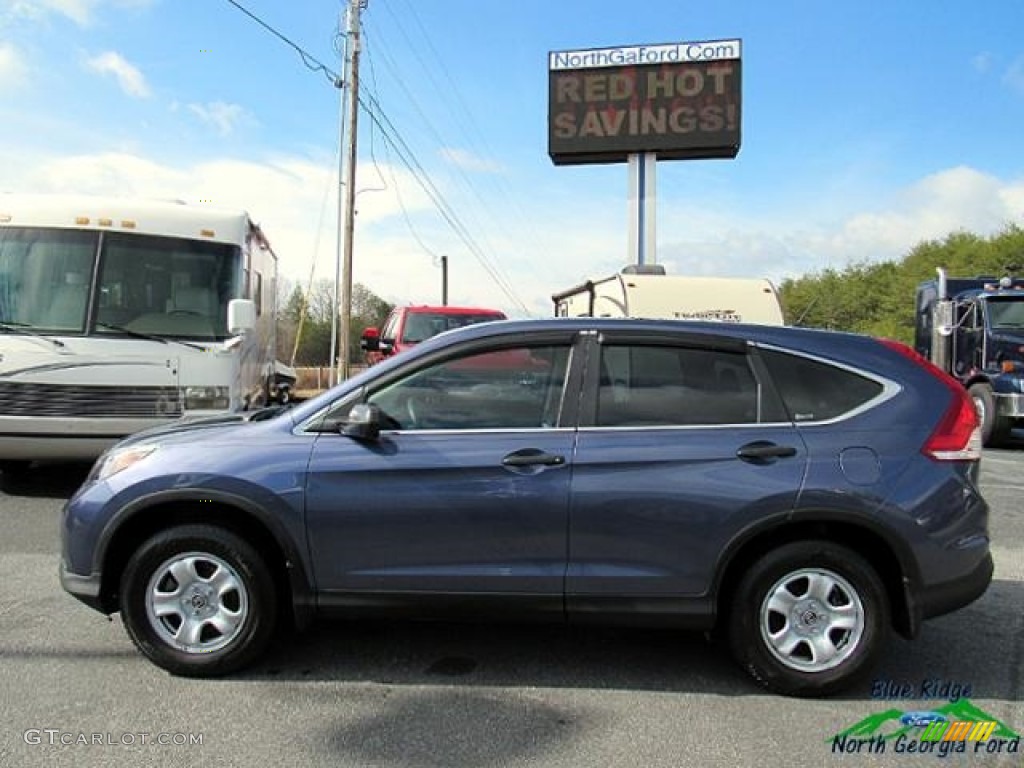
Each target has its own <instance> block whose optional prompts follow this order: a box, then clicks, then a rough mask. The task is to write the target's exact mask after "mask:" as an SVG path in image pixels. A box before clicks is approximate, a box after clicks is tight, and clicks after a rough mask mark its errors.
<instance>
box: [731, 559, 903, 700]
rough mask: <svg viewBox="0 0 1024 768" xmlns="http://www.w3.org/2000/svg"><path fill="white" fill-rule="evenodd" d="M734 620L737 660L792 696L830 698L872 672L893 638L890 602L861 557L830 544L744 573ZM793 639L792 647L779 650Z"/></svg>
mask: <svg viewBox="0 0 1024 768" xmlns="http://www.w3.org/2000/svg"><path fill="white" fill-rule="evenodd" d="M812 584H813V585H816V591H812V590H811V589H810V588H811V585H812ZM802 588H805V589H807V590H808V591H807V592H804V593H803V594H801V589H802ZM773 596H775V598H776V600H774V601H773V600H771V598H772V597H773ZM773 603H774V606H773ZM782 606H786V608H785V610H787V611H788V617H787V616H786V614H785V613H784V612H783V611H782V610H779V608H781V607H782ZM798 614H799V616H798ZM728 621H729V643H730V646H731V649H732V653H733V656H734V657H735V658H736V660H737V661H738V662H739V664H740V665H741V666H742V667H743V668H744V669H745V670H746V671H747V672H748V673H749V674H750V675H752V676H753V677H754V678H755V679H756V680H757V681H758V682H759V683H761V685H763V686H764V687H766V688H768V689H769V690H771V691H774V692H776V693H781V694H785V695H788V696H825V695H828V694H831V693H835V692H837V691H840V690H842V689H844V688H847V687H849V686H850V685H852V684H853V683H855V682H857V681H858V680H860V679H861V678H863V676H864V675H866V674H867V673H868V672H869V671H870V670H871V667H872V666H873V664H874V662H875V659H876V657H877V655H878V653H879V650H880V648H881V646H882V643H883V641H884V639H885V637H886V635H887V633H888V629H889V600H888V597H887V595H886V591H885V587H884V585H883V584H882V581H881V579H880V578H879V577H878V574H877V573H876V572H875V570H874V569H873V568H872V567H871V566H870V565H869V564H868V563H867V561H866V560H864V558H862V557H861V556H860V555H858V554H856V553H855V552H853V551H852V550H849V549H847V548H846V547H843V546H840V545H838V544H834V543H832V542H830V541H797V542H792V543H790V544H785V545H783V546H781V547H779V548H778V549H775V550H773V551H772V552H769V553H768V554H766V555H764V556H763V557H762V558H761V559H760V560H758V561H756V562H755V563H754V564H753V565H752V566H751V567H750V569H749V570H748V571H747V572H746V573H745V574H744V575H743V577H742V578H741V579H740V582H739V585H738V586H737V588H736V592H735V593H734V595H733V604H732V605H731V606H730V610H729V619H728ZM845 623H850V625H851V626H849V627H847V626H845ZM837 624H839V625H840V626H837ZM773 638H774V639H773ZM805 638H806V639H805ZM826 638H827V639H826ZM787 640H788V642H789V643H793V646H792V648H790V649H788V650H785V649H784V648H782V647H779V646H786V645H787ZM812 641H813V642H815V643H817V648H818V649H819V650H820V656H819V657H816V656H815V646H812ZM833 651H834V656H832V657H830V655H829V654H831V653H833Z"/></svg>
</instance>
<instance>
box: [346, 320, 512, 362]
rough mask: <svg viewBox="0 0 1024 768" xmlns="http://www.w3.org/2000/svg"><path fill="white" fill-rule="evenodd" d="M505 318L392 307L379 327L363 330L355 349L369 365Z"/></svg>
mask: <svg viewBox="0 0 1024 768" xmlns="http://www.w3.org/2000/svg"><path fill="white" fill-rule="evenodd" d="M505 319H507V318H506V316H505V313H504V312H502V311H500V310H497V309H481V308H479V307H446V306H441V307H432V306H419V307H395V308H394V309H393V310H391V314H390V315H388V319H387V322H385V323H384V327H383V328H381V329H377V328H367V329H366V330H365V331H363V334H362V337H361V338H360V340H359V346H360V347H362V349H363V351H364V352H365V353H366V362H367V364H368V365H373V364H374V363H379V362H380V361H381V360H384V359H385V358H388V357H391V355H396V354H398V353H399V352H401V351H402V350H404V349H408V348H409V347H411V346H412V345H414V344H418V343H419V342H421V341H426V340H427V339H429V338H430V337H431V336H436V335H437V334H439V333H442V332H443V331H449V330H451V329H452V328H461V327H462V326H464V325H472V324H474V323H487V322H490V321H492V320H505Z"/></svg>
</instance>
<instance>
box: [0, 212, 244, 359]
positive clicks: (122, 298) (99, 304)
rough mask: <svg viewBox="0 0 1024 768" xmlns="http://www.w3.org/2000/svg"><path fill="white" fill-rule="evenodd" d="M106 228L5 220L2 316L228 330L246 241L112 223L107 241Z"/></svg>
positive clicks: (194, 335) (100, 327) (35, 323)
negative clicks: (132, 229)
mask: <svg viewBox="0 0 1024 768" xmlns="http://www.w3.org/2000/svg"><path fill="white" fill-rule="evenodd" d="M100 236H101V233H100V232H95V231H84V230H69V229H57V228H41V227H0V325H6V326H8V327H9V328H14V329H17V328H24V329H25V330H26V331H28V332H32V331H45V332H51V333H69V334H81V333H85V332H86V331H87V330H90V331H91V332H93V333H96V334H104V335H118V334H120V335H124V334H141V335H148V336H160V337H167V338H181V339H197V340H211V341H212V340H219V339H225V338H227V335H228V334H227V305H228V302H229V301H230V300H231V299H233V298H236V297H237V296H239V295H240V294H239V292H238V280H239V273H240V270H239V260H240V249H239V248H238V247H237V246H233V245H229V244H225V243H213V242H205V241H195V240H186V239H182V238H173V237H159V236H155V235H140V234H126V233H120V232H104V233H102V241H101V240H100ZM101 242H102V252H101V254H100V258H99V276H98V279H96V280H95V282H96V286H97V289H96V293H95V296H92V291H91V286H92V284H93V282H94V278H93V274H94V269H95V264H96V250H97V245H99V244H100V243H101ZM90 299H91V300H90ZM90 312H91V313H92V315H91V316H90V314H89V313H90Z"/></svg>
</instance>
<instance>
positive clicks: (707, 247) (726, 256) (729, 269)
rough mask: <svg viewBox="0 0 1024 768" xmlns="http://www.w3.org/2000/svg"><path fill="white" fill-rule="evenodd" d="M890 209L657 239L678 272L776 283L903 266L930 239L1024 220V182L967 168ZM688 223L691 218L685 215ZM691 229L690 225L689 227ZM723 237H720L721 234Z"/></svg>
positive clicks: (924, 185)
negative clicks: (857, 268) (873, 265)
mask: <svg viewBox="0 0 1024 768" xmlns="http://www.w3.org/2000/svg"><path fill="white" fill-rule="evenodd" d="M886 203H887V204H886V205H885V207H884V208H881V209H879V210H873V211H865V212H862V213H858V214H855V215H852V216H850V217H848V218H846V219H845V220H843V221H840V222H838V223H837V224H836V225H833V226H825V225H818V226H816V227H814V226H811V227H809V226H808V225H807V223H806V222H800V221H796V220H790V221H778V222H772V223H771V224H761V225H759V224H758V223H756V222H743V221H739V220H734V221H731V222H719V223H718V225H717V227H716V228H710V229H709V228H704V227H701V228H700V229H697V232H698V233H699V234H703V235H704V237H699V236H698V237H690V238H686V239H682V238H673V237H671V236H667V237H666V238H664V239H661V238H659V242H660V243H661V257H662V258H661V260H662V261H667V262H671V263H672V264H673V265H674V266H675V267H676V268H677V269H676V271H678V272H680V273H686V272H692V273H694V274H709V273H712V272H713V273H716V274H751V275H757V276H766V277H770V278H772V279H774V280H780V279H782V278H785V277H795V276H799V275H801V274H805V273H808V272H814V271H818V270H821V269H825V268H827V267H831V268H836V269H842V268H844V267H846V266H848V265H850V264H853V263H857V262H865V261H866V262H875V261H883V260H893V261H896V260H899V259H900V258H902V257H903V256H905V255H906V254H907V253H909V251H910V250H911V249H912V248H913V247H914V246H915V245H917V244H918V243H920V242H922V241H924V240H933V239H941V238H944V237H945V236H946V235H948V234H950V233H951V232H956V231H960V230H964V231H968V232H973V233H977V234H980V235H983V236H984V235H991V234H994V233H996V232H998V231H999V230H1000V229H1002V228H1003V227H1005V226H1006V225H1007V224H1008V223H1011V222H1015V223H1018V224H1020V223H1021V221H1022V219H1024V179H1018V180H1015V181H1006V180H1003V179H999V178H996V177H994V176H991V175H988V174H984V173H981V172H980V171H977V170H974V169H972V168H967V167H962V166H961V167H957V168H951V169H948V170H944V171H941V172H939V173H935V174H932V175H930V176H926V177H925V178H923V179H921V180H920V181H918V182H917V183H915V184H913V185H911V186H909V187H907V188H905V189H903V190H900V191H898V192H897V193H895V194H894V195H893V196H892V198H891V199H890V200H888V201H886ZM682 216H683V221H684V222H686V219H685V216H686V214H682ZM686 228H687V229H691V231H692V227H691V222H686ZM716 232H718V233H721V234H720V235H719V236H717V237H716V236H714V235H715V233H716Z"/></svg>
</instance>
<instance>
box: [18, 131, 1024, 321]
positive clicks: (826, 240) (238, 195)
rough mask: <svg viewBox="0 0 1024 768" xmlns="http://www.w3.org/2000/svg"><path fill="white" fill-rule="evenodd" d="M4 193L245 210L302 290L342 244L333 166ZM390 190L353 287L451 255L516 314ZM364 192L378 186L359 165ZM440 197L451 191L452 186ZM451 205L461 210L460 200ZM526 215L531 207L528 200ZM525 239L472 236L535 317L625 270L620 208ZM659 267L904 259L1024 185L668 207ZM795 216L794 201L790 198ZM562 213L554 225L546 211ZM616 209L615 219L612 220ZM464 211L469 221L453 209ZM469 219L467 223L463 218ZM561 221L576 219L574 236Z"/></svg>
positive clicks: (980, 221) (367, 230)
mask: <svg viewBox="0 0 1024 768" xmlns="http://www.w3.org/2000/svg"><path fill="white" fill-rule="evenodd" d="M0 167H3V168H4V169H5V175H4V179H3V184H4V185H5V186H7V187H8V188H9V189H17V190H18V191H38V192H72V191H74V192H89V193H97V194H121V195H129V196H140V197H163V198H179V199H183V200H187V201H191V202H199V201H209V202H210V203H211V204H213V205H217V206H223V207H232V208H245V209H247V210H248V211H249V212H250V213H251V214H252V215H253V217H254V218H255V219H257V220H258V221H259V222H260V223H261V224H262V225H263V227H264V229H265V231H266V233H267V236H268V237H269V238H270V241H271V243H273V245H274V249H275V251H276V252H277V253H278V256H279V258H280V269H281V273H282V275H284V276H286V277H288V278H290V279H292V280H295V281H299V282H301V283H303V284H304V283H305V282H306V280H308V278H309V274H310V268H311V267H312V266H314V265H315V277H316V278H317V279H320V278H328V279H332V278H333V276H334V269H335V263H336V254H337V245H336V233H337V210H338V202H337V191H338V187H337V178H336V169H335V167H334V163H333V162H332V160H331V159H329V158H321V159H317V160H314V159H311V158H301V157H277V158H269V159H262V160H260V159H257V160H253V161H249V160H238V159H222V160H218V161H213V162H203V163H191V164H190V163H187V162H160V161H156V160H153V159H149V158H146V157H143V156H140V155H136V154H128V153H100V154H90V155H78V156H69V157H61V158H38V157H25V156H23V153H17V152H15V151H14V150H13V149H10V148H8V149H6V150H5V149H3V148H0ZM381 175H382V176H383V178H384V179H385V180H386V184H387V189H386V190H385V191H383V192H370V191H362V192H360V193H359V194H358V195H357V197H356V207H357V211H358V213H357V217H356V222H357V229H356V239H355V243H354V270H353V279H354V280H355V281H356V282H359V283H362V284H364V285H366V286H367V287H369V288H370V289H371V290H372V291H374V292H375V293H377V294H378V295H380V296H382V297H383V298H385V299H387V300H388V301H392V302H397V303H418V302H428V301H435V300H438V299H439V298H440V289H441V272H440V269H439V267H438V265H437V263H436V261H435V259H434V258H433V257H432V255H431V253H428V252H427V251H425V250H424V248H423V246H421V245H420V243H419V242H418V241H417V238H416V237H415V236H414V235H413V234H412V233H411V232H410V229H409V225H408V224H407V223H406V216H405V215H403V212H402V207H401V206H400V204H399V200H398V196H396V194H395V188H396V186H398V187H399V188H400V189H401V203H402V204H404V207H405V211H406V213H407V215H408V217H409V219H411V220H412V221H413V225H414V226H415V232H416V235H418V236H419V239H420V240H422V241H423V242H424V243H426V244H427V246H428V247H429V249H430V251H431V252H432V253H433V254H438V255H439V254H445V255H447V256H448V257H449V293H450V296H449V299H450V301H451V302H452V303H453V304H454V303H460V304H476V305H482V306H496V307H499V308H502V309H505V310H506V311H508V312H509V313H510V314H521V310H519V308H518V305H517V303H516V302H514V301H512V300H510V299H509V298H508V297H507V296H506V295H505V294H504V292H503V291H502V290H501V289H500V288H498V286H497V285H496V284H495V282H494V281H493V280H492V279H491V278H490V276H489V275H488V274H487V272H486V270H485V269H484V268H483V267H482V266H481V265H480V264H479V263H478V261H477V259H476V257H474V256H473V254H471V253H470V252H469V251H468V249H467V248H466V246H465V244H464V243H463V242H462V241H461V240H459V238H457V237H456V236H455V235H454V234H452V232H451V230H450V229H449V228H448V227H447V226H446V225H445V224H444V223H443V222H442V221H441V220H440V217H439V216H438V215H437V214H436V212H435V211H434V210H433V208H432V206H431V204H430V202H429V200H428V199H426V197H425V195H424V194H423V193H422V192H421V191H420V190H419V188H418V187H417V185H416V184H415V182H414V181H413V180H412V179H411V178H410V177H409V175H408V174H407V173H405V172H403V171H402V170H401V169H392V168H390V167H388V166H382V167H381ZM358 185H359V189H360V190H367V189H370V188H374V187H379V186H381V184H380V180H379V179H378V178H377V176H376V174H373V173H371V171H370V170H369V169H367V168H366V166H361V167H360V176H359V180H358ZM443 191H445V193H446V194H447V192H448V191H447V190H443ZM452 202H453V204H455V201H454V200H453V201H452ZM524 204H525V205H533V201H524ZM536 205H537V206H538V207H540V208H542V209H544V210H543V211H542V212H540V213H536V212H535V213H533V215H532V221H533V222H534V224H535V228H536V231H534V232H533V233H532V236H531V237H530V239H529V242H525V241H523V240H522V239H521V238H520V235H519V234H518V233H515V234H511V235H505V234H501V233H497V232H494V231H481V230H480V229H479V228H475V227H474V228H472V229H473V232H472V234H473V236H474V239H476V240H477V241H478V242H479V243H480V244H481V246H482V247H483V249H484V251H485V252H486V253H487V256H488V258H490V259H491V260H492V261H493V262H494V263H495V264H496V265H497V266H498V267H499V269H500V270H501V272H502V273H503V274H504V275H505V276H506V277H507V278H508V280H509V282H510V283H511V284H512V286H513V288H514V291H515V294H516V296H517V297H519V298H520V299H521V300H522V301H524V302H525V303H526V304H527V305H528V306H529V309H530V311H531V312H532V313H533V314H534V315H537V316H546V315H550V314H552V304H551V300H550V296H551V294H552V293H554V292H556V291H559V290H563V289H565V288H569V287H571V286H572V285H575V284H577V283H579V282H581V281H582V280H583V279H585V278H587V277H595V276H603V275H607V274H611V273H612V272H614V271H616V270H618V269H620V268H621V267H622V266H623V264H624V263H625V258H624V254H625V240H626V238H625V231H624V230H625V221H626V216H625V205H624V204H622V205H620V203H619V201H617V200H611V201H610V200H608V199H605V200H602V201H599V202H597V203H592V202H580V201H573V200H571V199H568V198H567V199H564V200H552V199H542V200H541V199H538V200H537V201H536ZM659 208H660V210H659V213H658V217H659V218H658V222H659V223H658V229H659V238H658V242H659V252H658V261H659V262H661V263H663V264H665V265H666V267H667V269H668V271H669V272H670V273H673V274H695V275H754V276H763V277H769V278H771V279H773V280H775V281H780V280H782V279H783V278H785V277H794V276H799V275H802V274H805V273H808V272H814V271H818V270H821V269H823V268H825V267H834V268H839V269H841V268H843V267H845V266H847V265H848V264H850V263H853V262H860V261H877V260H882V259H899V258H901V257H902V256H904V255H905V254H906V253H907V252H909V250H910V249H911V248H913V246H914V245H916V244H917V243H919V242H921V241H922V240H926V239H936V238H943V237H945V236H946V235H948V234H949V233H950V232H954V231H958V230H967V231H970V232H975V233H978V234H980V235H989V234H993V233H995V232H997V231H999V230H1000V229H1002V228H1003V227H1004V226H1005V225H1006V224H1007V223H1008V222H1017V223H1021V221H1022V218H1024V179H1017V180H1005V179H1000V178H997V177H994V176H991V175H988V174H984V173H981V172H979V171H977V170H974V169H971V168H967V167H957V168H951V169H948V170H944V171H942V172H939V173H935V174H932V175H930V176H927V177H925V178H923V179H921V180H919V181H918V182H917V183H915V184H913V185H911V186H909V187H907V188H905V189H902V190H898V191H896V192H895V193H893V194H892V195H891V196H890V198H889V199H886V200H883V201H881V202H879V204H878V206H877V207H876V208H875V209H873V210H868V211H862V212H860V213H857V214H854V215H851V216H848V217H846V218H845V219H843V220H840V221H837V222H835V223H828V222H825V221H823V220H821V219H818V220H816V221H807V220H806V219H805V218H802V217H801V214H800V213H799V212H797V213H794V214H793V215H792V216H791V217H788V218H782V217H776V218H773V219H771V220H767V219H766V220H763V221H758V220H751V219H750V218H749V217H744V216H743V215H742V214H734V213H731V212H730V213H722V212H721V211H720V210H712V209H707V208H696V207H692V206H681V205H678V204H673V203H672V202H671V201H667V200H664V199H663V200H661V201H660V204H659ZM793 208H794V209H800V206H799V203H798V202H795V203H793ZM551 210H558V215H557V216H552V215H550V211H551ZM609 211H614V215H609ZM460 215H463V216H465V214H464V213H463V212H461V211H460ZM465 220H467V221H468V220H469V219H468V217H466V219H465ZM566 222H575V223H574V224H573V225H571V226H570V225H567V224H566Z"/></svg>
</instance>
